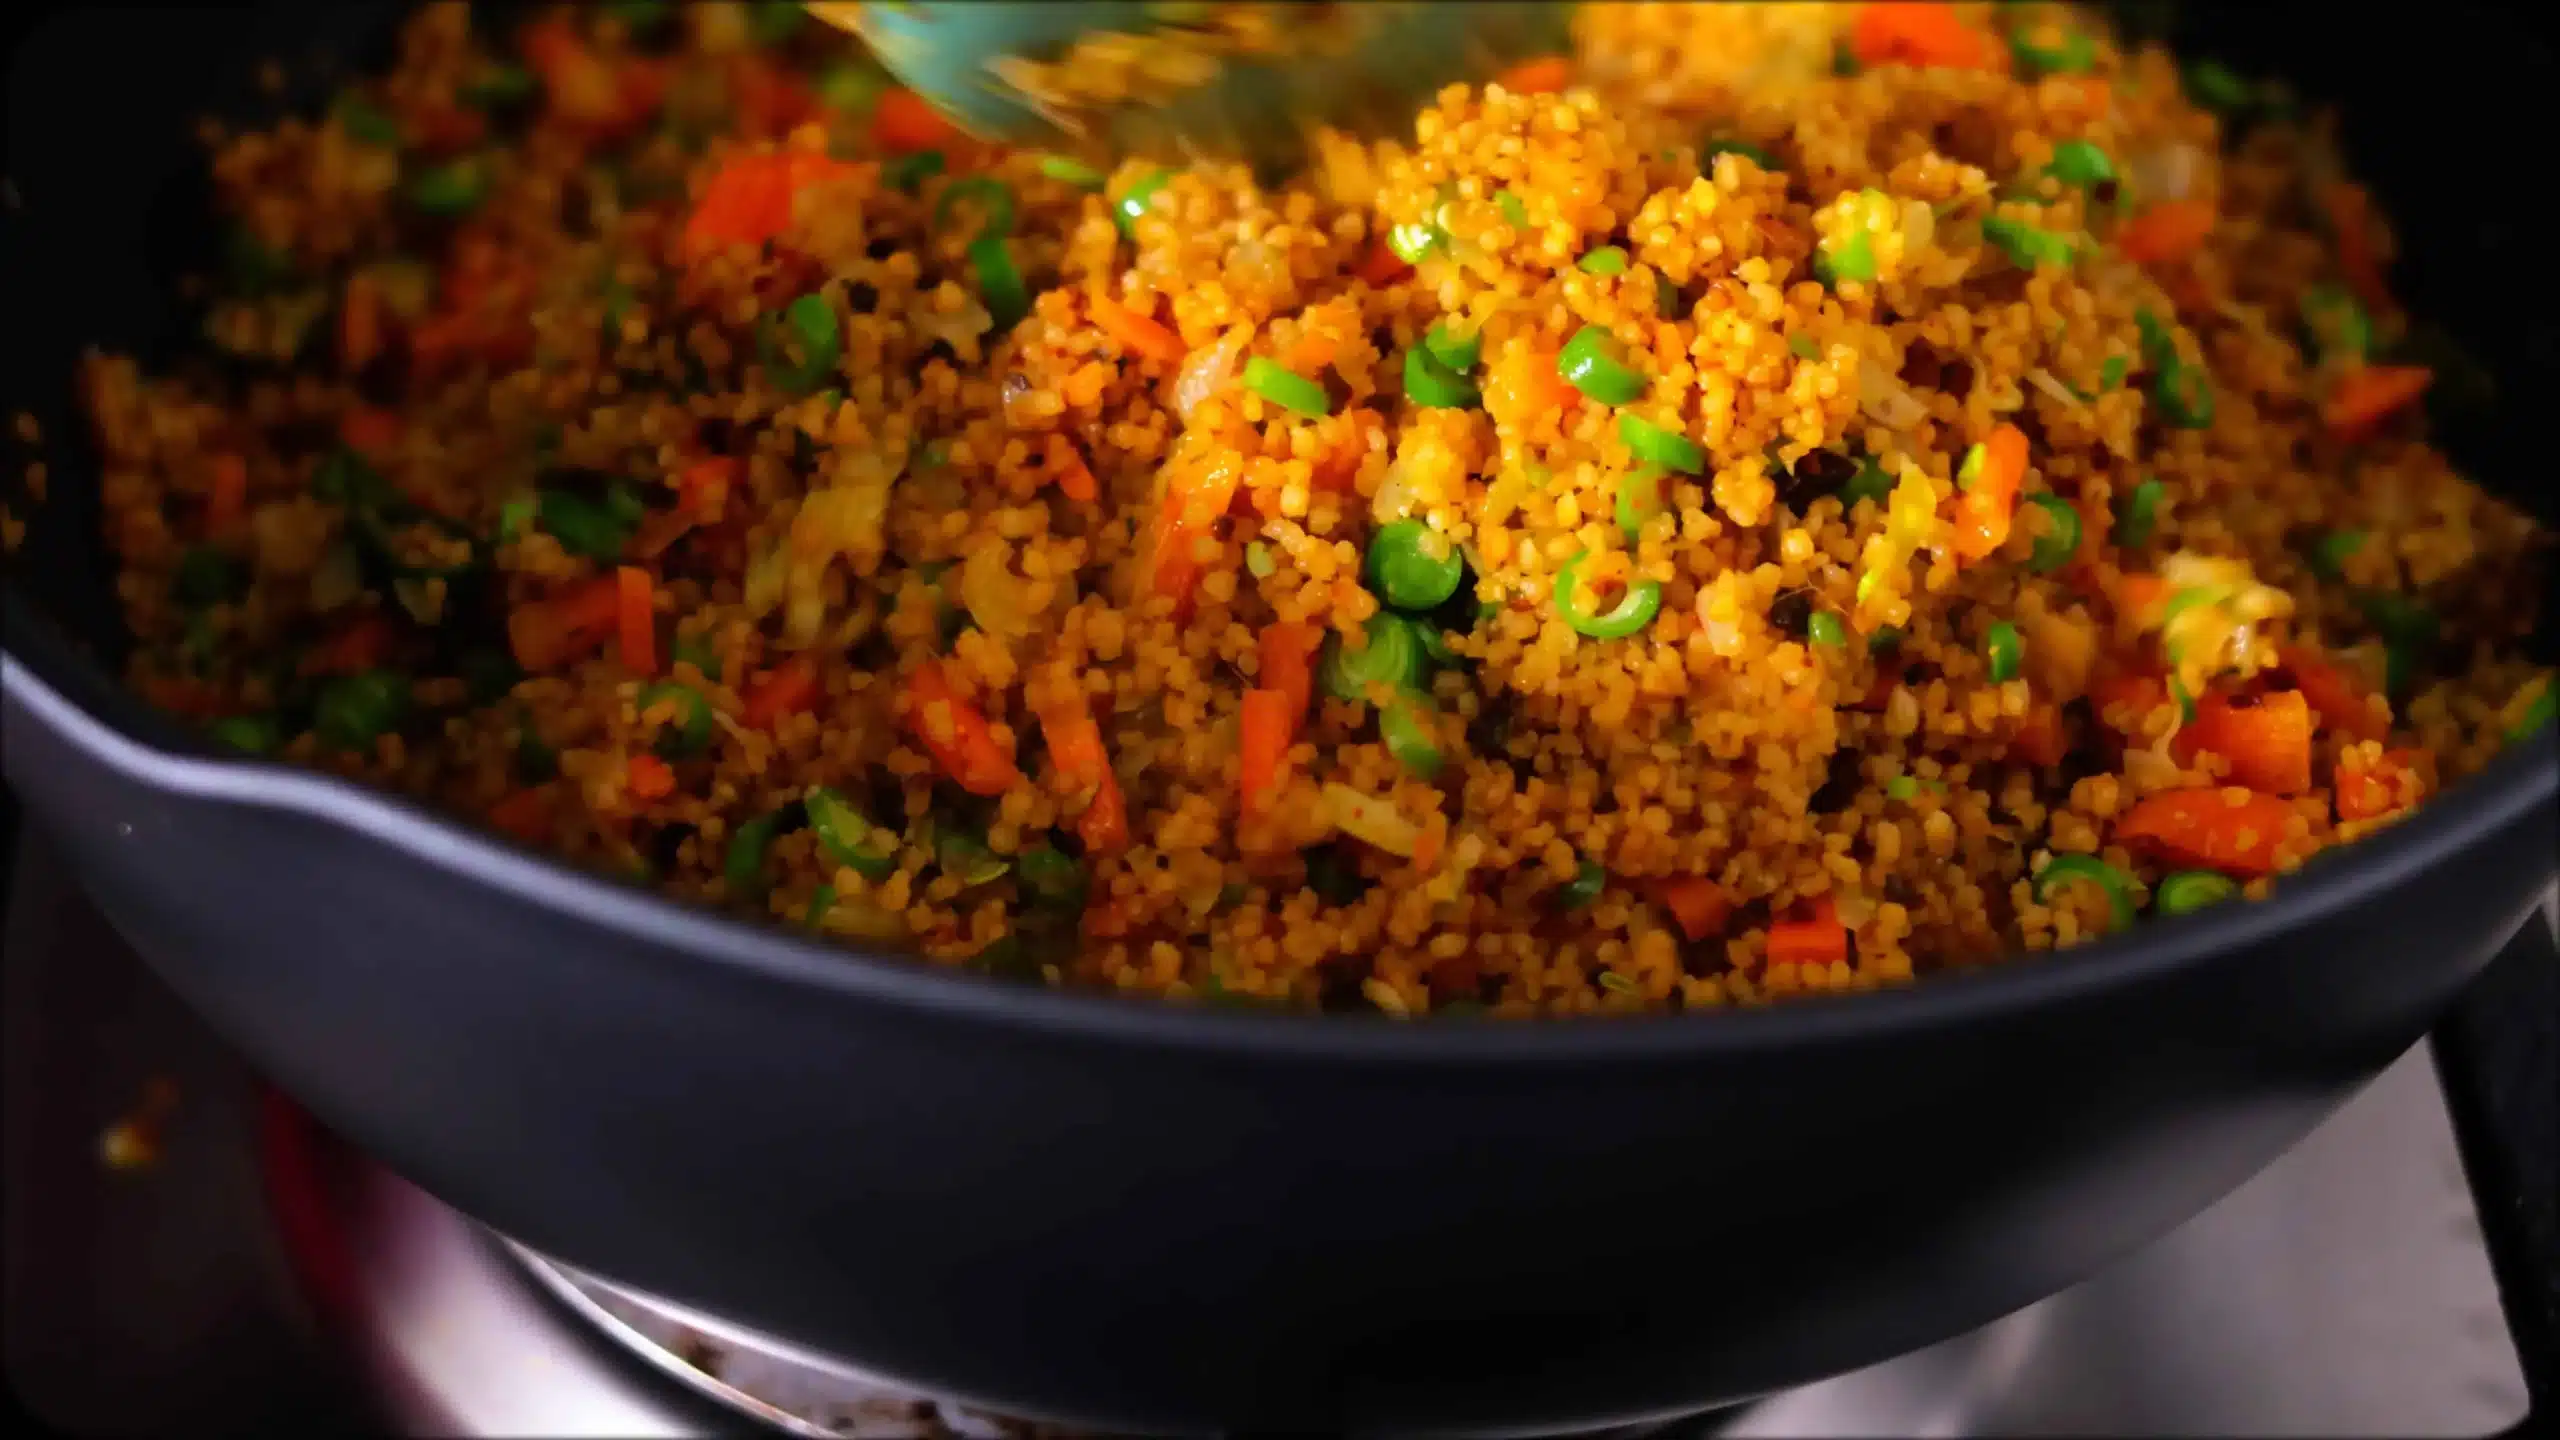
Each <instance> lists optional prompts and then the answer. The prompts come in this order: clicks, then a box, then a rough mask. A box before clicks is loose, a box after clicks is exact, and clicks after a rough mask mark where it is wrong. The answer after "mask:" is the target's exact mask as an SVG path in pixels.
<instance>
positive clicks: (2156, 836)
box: [2116, 786, 2293, 880]
mask: <svg viewBox="0 0 2560 1440" xmlns="http://www.w3.org/2000/svg"><path fill="white" fill-rule="evenodd" d="M2292 820H2293V806H2292V804H2291V803H2289V802H2288V801H2286V800H2284V799H2282V798H2281V797H2279V796H2274V795H2260V794H2256V793H2254V792H2251V791H2245V790H2233V789H2226V788H2225V787H2222V786H2202V787H2198V788H2196V789H2191V790H2164V791H2161V792H2160V793H2158V794H2156V795H2145V796H2144V797H2142V798H2141V799H2140V800H2137V801H2135V802H2134V805H2133V808H2132V809H2130V810H2128V811H2126V812H2125V814H2124V818H2123V819H2121V820H2119V821H2117V822H2116V839H2117V840H2119V841H2121V842H2123V843H2124V844H2126V845H2128V846H2131V847H2133V848H2135V849H2137V850H2141V851H2144V852H2146V853H2148V854H2150V855H2152V856H2154V857H2156V858H2158V859H2160V860H2162V861H2165V862H2167V863H2169V864H2172V865H2178V866H2181V867H2185V868H2191V869H2205V870H2219V871H2221V872H2222V873H2223V874H2225V875H2230V876H2233V877H2235V878H2237V879H2242V880H2254V879H2256V878H2257V877H2259V876H2261V875H2267V874H2272V873H2273V872H2274V870H2275V868H2276V850H2277V847H2278V846H2280V845H2281V844H2282V843H2283V842H2284V839H2285V830H2286V827H2287V826H2288V825H2290V824H2291V823H2292Z"/></svg>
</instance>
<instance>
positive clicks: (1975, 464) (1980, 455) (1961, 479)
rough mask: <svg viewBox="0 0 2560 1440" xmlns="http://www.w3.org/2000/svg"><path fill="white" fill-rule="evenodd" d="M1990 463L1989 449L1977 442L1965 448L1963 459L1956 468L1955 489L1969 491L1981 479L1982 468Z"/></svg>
mask: <svg viewBox="0 0 2560 1440" xmlns="http://www.w3.org/2000/svg"><path fill="white" fill-rule="evenodd" d="M1990 463H1991V447H1990V446H1988V445H1985V444H1983V443H1982V442H1981V441H1979V440H1977V441H1975V442H1974V443H1972V444H1971V445H1968V446H1966V447H1965V451H1964V459H1963V461H1962V462H1961V463H1959V464H1958V465H1957V466H1956V488H1957V489H1959V490H1970V489H1972V488H1973V483H1974V482H1975V481H1977V480H1979V479H1981V478H1982V467H1983V466H1985V465H1988V464H1990Z"/></svg>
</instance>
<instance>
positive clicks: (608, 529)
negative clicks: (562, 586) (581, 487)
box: [537, 490, 631, 561]
mask: <svg viewBox="0 0 2560 1440" xmlns="http://www.w3.org/2000/svg"><path fill="white" fill-rule="evenodd" d="M538 504H539V510H538V512H537V513H538V514H539V516H540V518H541V522H542V529H543V533H545V534H547V535H549V536H550V537H551V538H552V539H554V540H557V541H559V542H560V548H561V549H563V550H566V551H568V552H569V553H570V554H572V555H580V556H584V557H585V558H587V559H589V560H604V561H614V560H619V559H621V558H622V550H623V547H624V546H626V545H628V544H630V543H631V527H630V526H628V525H626V524H624V523H623V521H622V519H621V517H619V516H617V515H615V514H614V513H613V511H612V509H611V508H610V507H608V506H604V505H599V504H597V503H596V502H594V501H592V500H589V499H587V498H586V497H585V496H583V495H575V494H572V493H570V492H569V491H566V490H544V491H541V492H539V495H538Z"/></svg>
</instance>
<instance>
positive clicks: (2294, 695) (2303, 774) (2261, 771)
mask: <svg viewBox="0 0 2560 1440" xmlns="http://www.w3.org/2000/svg"><path fill="white" fill-rule="evenodd" d="M2177 743H2178V746H2179V747H2181V748H2184V747H2192V748H2194V749H2197V750H2210V751H2212V752H2213V753H2214V754H2216V755H2219V756H2221V757H2222V758H2223V759H2224V760H2227V761H2229V762H2230V764H2231V783H2232V784H2234V785H2245V786H2247V787H2248V788H2250V789H2252V790H2257V791H2261V792H2263V793H2266V794H2269V795H2299V794H2301V793H2302V792H2303V791H2305V790H2308V789H2310V788H2311V705H2310V702H2308V701H2306V700H2304V699H2303V698H2302V696H2301V694H2300V693H2299V692H2297V691H2292V690H2278V691H2273V692H2271V693H2269V694H2266V695H2262V696H2260V697H2259V698H2258V702H2257V703H2256V704H2254V705H2248V706H2240V705H2234V704H2233V703H2232V702H2231V701H2230V700H2229V699H2228V698H2226V697H2224V696H2221V695H2207V696H2206V697H2205V698H2204V699H2202V700H2200V701H2198V702H2196V718H2195V722H2194V723H2193V724H2191V725H2188V726H2186V727H2185V728H2183V729H2181V730H2180V731H2179V732H2178V742H2177Z"/></svg>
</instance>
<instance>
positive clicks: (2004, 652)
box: [1982, 620, 2027, 685]
mask: <svg viewBox="0 0 2560 1440" xmlns="http://www.w3.org/2000/svg"><path fill="white" fill-rule="evenodd" d="M1982 653H1983V655H1984V656H1985V657H1986V658H1987V659H1988V660H1989V661H1990V669H1991V683H1993V684H1994V685H1998V684H2001V683H2003V682H2006V681H2010V680H2015V679H2016V678H2018V664H2019V662H2020V661H2021V660H2023V659H2024V658H2025V657H2026V653H2027V642H2026V641H2025V640H2024V639H2023V638H2021V637H2020V636H2019V634H2018V627H2017V626H2015V625H2012V624H2010V623H2009V622H2008V621H2006V620H1994V621H1992V622H1991V628H1990V629H1988V630H1986V631H1984V632H1983V635H1982Z"/></svg>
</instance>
